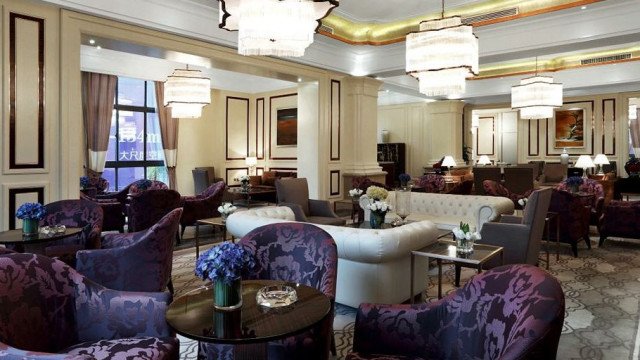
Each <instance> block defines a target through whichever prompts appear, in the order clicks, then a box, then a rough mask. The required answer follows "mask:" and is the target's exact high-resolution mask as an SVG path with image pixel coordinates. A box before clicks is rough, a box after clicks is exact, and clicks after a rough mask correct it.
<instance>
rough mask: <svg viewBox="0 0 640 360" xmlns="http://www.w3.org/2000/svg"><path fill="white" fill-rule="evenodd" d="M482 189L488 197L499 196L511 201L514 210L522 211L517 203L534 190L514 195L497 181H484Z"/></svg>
mask: <svg viewBox="0 0 640 360" xmlns="http://www.w3.org/2000/svg"><path fill="white" fill-rule="evenodd" d="M482 188H483V189H484V193H485V195H488V196H501V197H506V198H509V199H511V201H513V205H514V206H515V208H516V209H519V210H522V205H520V204H519V203H518V201H519V200H520V199H523V198H528V197H529V195H531V193H532V192H533V190H534V189H531V190H527V192H526V193H524V194H516V193H514V192H511V191H509V189H507V188H506V187H505V186H504V185H502V184H500V183H499V182H497V181H493V180H484V181H483V182H482Z"/></svg>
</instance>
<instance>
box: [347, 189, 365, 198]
mask: <svg viewBox="0 0 640 360" xmlns="http://www.w3.org/2000/svg"><path fill="white" fill-rule="evenodd" d="M349 196H351V197H352V198H359V197H360V196H362V190H360V189H358V188H354V189H351V190H349Z"/></svg>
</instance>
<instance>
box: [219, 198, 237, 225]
mask: <svg viewBox="0 0 640 360" xmlns="http://www.w3.org/2000/svg"><path fill="white" fill-rule="evenodd" d="M236 210H238V208H237V207H235V206H234V205H233V204H231V203H229V202H223V203H222V205H220V206H218V212H219V213H220V216H221V217H222V222H223V223H224V222H226V221H227V217H228V216H229V215H231V214H233V213H234V212H235V211H236Z"/></svg>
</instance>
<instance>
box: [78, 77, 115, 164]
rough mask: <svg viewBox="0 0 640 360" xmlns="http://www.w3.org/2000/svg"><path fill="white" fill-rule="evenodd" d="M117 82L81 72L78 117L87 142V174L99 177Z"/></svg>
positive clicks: (107, 142)
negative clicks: (80, 117)
mask: <svg viewBox="0 0 640 360" xmlns="http://www.w3.org/2000/svg"><path fill="white" fill-rule="evenodd" d="M117 82H118V78H117V77H116V76H113V75H106V74H97V73H91V72H82V116H83V118H84V130H85V137H86V142H87V157H86V163H87V172H93V173H97V174H98V175H100V174H102V172H103V171H104V163H105V159H106V156H107V146H108V145H109V130H110V129H111V115H112V114H113V104H114V102H115V98H116V83H117Z"/></svg>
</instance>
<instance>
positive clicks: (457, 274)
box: [455, 265, 461, 287]
mask: <svg viewBox="0 0 640 360" xmlns="http://www.w3.org/2000/svg"><path fill="white" fill-rule="evenodd" d="M460 270H461V269H460V266H459V265H456V282H455V285H456V287H460Z"/></svg>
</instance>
